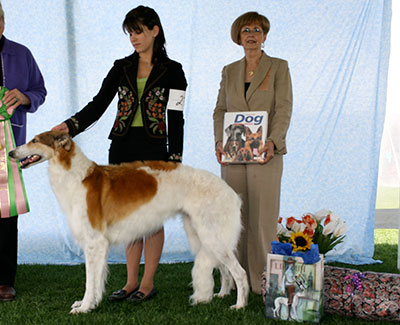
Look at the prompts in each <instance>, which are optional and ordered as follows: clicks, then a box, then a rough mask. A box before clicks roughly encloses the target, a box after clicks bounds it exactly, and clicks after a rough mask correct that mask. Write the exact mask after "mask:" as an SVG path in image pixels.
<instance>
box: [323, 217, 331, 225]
mask: <svg viewBox="0 0 400 325" xmlns="http://www.w3.org/2000/svg"><path fill="white" fill-rule="evenodd" d="M330 222H331V215H330V214H328V215H327V216H326V219H325V221H324V226H326V225H327V224H328V223H330Z"/></svg>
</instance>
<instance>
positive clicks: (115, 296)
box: [108, 286, 139, 301]
mask: <svg viewBox="0 0 400 325" xmlns="http://www.w3.org/2000/svg"><path fill="white" fill-rule="evenodd" d="M138 290H139V286H137V287H136V288H135V289H133V290H132V291H131V292H127V291H126V290H124V289H121V290H117V291H114V292H113V293H112V294H111V296H110V297H108V299H109V300H111V301H120V300H124V299H126V298H128V297H129V296H130V295H131V294H133V293H135V292H136V291H138Z"/></svg>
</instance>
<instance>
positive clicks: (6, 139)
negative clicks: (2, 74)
mask: <svg viewBox="0 0 400 325" xmlns="http://www.w3.org/2000/svg"><path fill="white" fill-rule="evenodd" d="M7 90H8V89H7V88H5V87H0V104H1V107H0V218H9V217H14V216H16V215H19V214H23V213H26V212H29V203H28V198H27V195H26V191H25V184H24V180H23V178H22V172H21V168H20V166H19V162H18V161H16V160H13V159H10V157H9V156H8V153H9V152H10V151H11V150H13V149H15V147H16V145H15V139H14V134H13V131H12V127H11V122H10V118H11V116H12V114H9V113H8V112H7V107H6V105H5V104H4V103H3V97H4V93H5V92H6V91H7Z"/></svg>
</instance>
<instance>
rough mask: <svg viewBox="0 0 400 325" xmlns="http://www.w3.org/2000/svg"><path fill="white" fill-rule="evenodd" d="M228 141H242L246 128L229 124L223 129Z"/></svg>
mask: <svg viewBox="0 0 400 325" xmlns="http://www.w3.org/2000/svg"><path fill="white" fill-rule="evenodd" d="M225 133H226V135H227V138H228V141H244V140H245V133H246V127H245V126H244V125H242V124H231V125H229V126H228V127H227V128H226V129H225Z"/></svg>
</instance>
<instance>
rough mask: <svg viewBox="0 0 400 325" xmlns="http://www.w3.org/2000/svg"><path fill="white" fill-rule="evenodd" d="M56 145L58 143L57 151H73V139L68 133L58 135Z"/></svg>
mask: <svg viewBox="0 0 400 325" xmlns="http://www.w3.org/2000/svg"><path fill="white" fill-rule="evenodd" d="M55 143H56V148H57V149H59V148H63V149H64V150H65V151H70V150H71V147H72V139H71V137H70V136H69V135H68V134H66V133H63V134H60V135H57V137H56V141H55Z"/></svg>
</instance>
